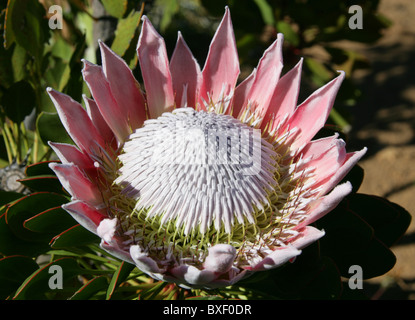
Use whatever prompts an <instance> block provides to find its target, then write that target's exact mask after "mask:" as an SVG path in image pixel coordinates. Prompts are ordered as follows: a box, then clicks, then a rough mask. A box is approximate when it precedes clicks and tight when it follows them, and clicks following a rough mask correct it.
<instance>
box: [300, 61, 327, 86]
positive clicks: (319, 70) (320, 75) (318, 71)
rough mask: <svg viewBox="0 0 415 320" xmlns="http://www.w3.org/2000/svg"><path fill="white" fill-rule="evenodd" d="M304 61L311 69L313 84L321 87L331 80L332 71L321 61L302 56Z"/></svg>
mask: <svg viewBox="0 0 415 320" xmlns="http://www.w3.org/2000/svg"><path fill="white" fill-rule="evenodd" d="M304 62H305V64H306V66H307V67H308V69H309V70H310V71H311V75H310V77H311V80H312V81H313V82H314V84H315V85H317V86H319V87H321V86H323V85H325V84H326V83H327V82H328V81H329V80H331V78H332V75H333V73H332V72H331V71H330V69H329V68H328V67H327V66H326V65H325V64H324V63H323V62H320V61H318V60H316V59H314V58H304Z"/></svg>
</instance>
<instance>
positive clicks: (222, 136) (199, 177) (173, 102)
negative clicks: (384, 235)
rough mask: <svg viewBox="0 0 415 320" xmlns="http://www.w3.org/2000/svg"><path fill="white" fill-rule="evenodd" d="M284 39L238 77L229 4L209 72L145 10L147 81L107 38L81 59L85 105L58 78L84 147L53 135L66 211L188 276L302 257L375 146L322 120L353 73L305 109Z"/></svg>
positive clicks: (239, 271) (116, 245)
mask: <svg viewBox="0 0 415 320" xmlns="http://www.w3.org/2000/svg"><path fill="white" fill-rule="evenodd" d="M282 42H283V37H282V35H281V34H279V35H278V37H277V39H276V41H275V42H274V43H273V44H271V46H270V47H269V48H268V49H267V50H266V51H265V53H264V54H263V57H262V58H261V60H260V61H259V64H258V66H257V68H255V69H254V71H253V72H252V74H251V75H250V76H248V77H247V78H246V79H245V80H244V81H243V82H241V83H240V84H238V85H237V79H238V76H239V62H238V54H237V50H236V45H235V38H234V34H233V28H232V24H231V18H230V13H229V10H228V9H226V11H225V15H224V17H223V20H222V22H221V23H220V25H219V27H218V29H217V31H216V34H215V36H214V38H213V40H212V43H211V45H210V48H209V53H208V56H207V59H206V63H205V66H204V68H203V70H201V69H200V67H199V65H198V63H197V62H196V60H195V58H194V57H193V55H192V53H191V52H190V49H189V48H188V46H187V45H186V43H185V42H184V40H183V38H182V36H181V34H180V33H179V35H178V40H177V44H176V47H175V50H174V52H173V55H172V57H171V59H170V61H169V60H168V56H167V53H166V48H165V43H164V40H163V39H162V38H161V36H160V35H159V34H158V33H157V32H156V30H155V29H154V27H153V26H152V25H151V23H150V21H149V20H148V19H147V17H144V18H143V24H142V30H141V35H140V38H139V42H138V47H137V52H138V58H139V62H140V67H141V73H142V77H143V82H144V88H145V90H143V89H142V88H141V87H140V85H139V84H138V82H137V81H136V79H135V78H134V76H133V74H132V72H131V70H130V69H129V67H128V66H127V64H126V63H125V62H124V61H123V60H122V59H121V58H120V57H118V56H117V55H115V54H114V53H113V52H112V51H111V50H110V49H109V48H108V47H107V46H106V45H105V44H104V43H102V42H100V43H99V45H100V49H101V55H102V67H101V66H97V65H94V64H92V63H90V62H87V61H84V69H83V77H84V80H85V81H86V83H87V85H88V87H89V89H90V92H91V95H92V97H93V99H89V98H87V97H84V102H85V109H84V108H83V107H82V106H81V104H79V103H78V102H76V101H74V100H73V99H71V98H70V97H68V96H66V95H64V94H62V93H59V92H57V91H54V90H52V89H50V88H48V93H49V95H50V97H51V98H52V100H53V102H54V104H55V106H56V109H57V111H58V114H59V116H60V118H61V121H62V123H63V125H64V126H65V128H66V130H67V131H68V133H69V134H70V136H71V138H72V139H73V141H74V142H75V144H76V146H74V145H69V144H62V143H53V142H51V143H50V145H51V147H52V148H53V149H54V150H55V152H56V153H57V155H58V156H59V158H60V160H61V162H62V163H59V164H58V163H53V164H51V165H50V166H51V168H52V169H53V170H54V171H55V173H56V175H57V176H58V177H59V179H60V181H61V183H62V185H63V186H64V188H65V189H66V190H67V191H68V192H69V194H70V195H71V197H72V199H71V202H69V203H68V204H65V205H64V206H63V207H64V209H66V210H67V211H68V212H69V213H70V214H71V215H72V216H73V217H74V218H75V219H76V220H77V221H78V222H79V223H80V224H81V225H83V226H84V227H85V228H87V229H88V230H90V231H91V232H93V233H95V234H97V235H98V236H99V237H100V238H101V239H102V241H101V246H102V247H103V248H104V249H105V250H107V251H108V252H110V253H111V254H113V255H114V256H116V257H118V258H120V259H122V260H125V261H128V262H130V263H132V264H135V265H136V266H137V267H138V268H139V269H141V270H142V271H144V272H146V273H147V274H149V275H150V276H152V277H154V278H156V279H161V280H164V281H168V282H174V283H177V284H179V285H180V286H182V287H206V288H215V287H222V286H228V285H231V284H233V283H235V282H237V281H238V280H240V279H242V278H244V277H245V276H247V275H249V274H251V273H252V272H255V271H261V270H267V269H271V268H275V267H278V266H280V265H282V264H284V263H286V262H287V261H292V260H293V259H294V258H295V257H296V256H298V255H299V254H300V253H301V249H302V248H304V247H305V246H307V245H308V244H310V243H312V242H314V241H316V240H318V239H319V238H321V237H322V236H323V235H324V231H321V230H318V229H316V228H314V227H312V226H310V224H311V223H313V222H314V221H316V220H317V219H319V218H321V217H322V216H323V215H325V214H326V213H327V212H329V211H330V210H332V209H333V208H334V207H336V206H337V204H338V203H339V202H340V201H341V200H342V199H343V198H344V197H345V196H346V195H347V194H348V193H349V192H350V191H351V189H352V186H351V184H350V183H344V184H340V185H337V184H338V183H339V182H340V181H341V180H342V179H343V178H344V177H345V175H346V174H347V172H348V171H349V170H350V169H351V168H352V167H353V166H354V165H355V164H356V162H357V161H358V160H359V159H360V158H361V157H362V156H363V154H364V153H365V151H366V150H365V149H363V150H361V151H359V152H353V153H346V150H345V143H344V141H343V140H341V139H339V138H338V135H334V136H330V137H327V138H322V139H318V140H312V139H313V137H314V136H315V134H316V133H317V132H318V131H319V130H320V129H321V128H322V127H323V126H324V124H325V122H326V120H327V117H328V115H329V112H330V110H331V108H332V106H333V102H334V99H335V95H336V94H337V91H338V89H339V86H340V84H341V82H342V80H343V78H344V73H343V72H340V75H339V76H338V77H337V78H335V79H334V80H332V81H331V82H329V83H328V84H327V85H325V86H324V87H322V88H320V89H318V90H317V91H315V92H314V93H313V94H312V95H311V96H310V97H308V98H307V99H306V100H305V101H304V102H302V103H301V104H300V105H298V106H297V98H298V93H299V86H300V77H301V67H302V60H300V61H299V63H298V64H297V65H296V66H295V67H294V68H293V69H292V70H290V71H288V72H287V73H286V74H285V75H284V76H282V77H280V73H281V71H282V68H283V64H282Z"/></svg>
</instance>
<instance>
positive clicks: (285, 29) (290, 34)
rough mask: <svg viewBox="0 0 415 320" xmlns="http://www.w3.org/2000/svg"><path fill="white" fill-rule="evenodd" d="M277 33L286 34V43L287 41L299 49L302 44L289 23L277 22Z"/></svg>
mask: <svg viewBox="0 0 415 320" xmlns="http://www.w3.org/2000/svg"><path fill="white" fill-rule="evenodd" d="M277 31H278V32H281V33H282V34H284V41H285V40H286V41H287V42H289V43H290V44H291V45H293V46H294V47H297V46H298V45H299V44H300V38H299V36H298V33H297V32H295V31H294V29H293V28H292V26H291V25H290V24H289V23H288V22H285V21H282V20H281V21H277Z"/></svg>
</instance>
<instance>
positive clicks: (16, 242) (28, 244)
mask: <svg viewBox="0 0 415 320" xmlns="http://www.w3.org/2000/svg"><path fill="white" fill-rule="evenodd" d="M49 249H50V247H49V245H48V243H47V242H44V243H39V242H34V241H25V240H23V239H21V238H18V237H17V236H16V235H15V234H14V233H13V232H12V231H11V229H10V228H9V226H8V224H7V222H6V215H5V214H3V215H0V253H1V254H2V255H4V256H10V255H26V256H30V257H35V256H37V255H39V254H42V253H45V252H47V251H48V250H49Z"/></svg>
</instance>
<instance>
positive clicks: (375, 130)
mask: <svg viewBox="0 0 415 320" xmlns="http://www.w3.org/2000/svg"><path fill="white" fill-rule="evenodd" d="M380 12H381V13H382V14H384V15H385V16H386V17H388V18H389V19H390V20H392V22H393V26H391V27H390V28H389V29H388V30H387V31H386V32H385V36H384V37H383V38H382V39H381V40H380V41H378V42H377V43H375V44H372V45H369V46H357V48H356V49H357V50H358V51H359V52H360V53H362V54H364V55H365V56H366V57H367V58H368V60H369V61H370V62H371V63H372V68H371V70H370V71H369V72H367V71H365V72H361V73H359V74H356V82H357V83H358V84H359V87H360V88H361V90H362V91H363V93H364V95H365V96H364V98H363V99H362V101H360V102H359V104H358V105H357V106H356V107H355V108H354V113H355V117H356V118H355V122H354V124H353V125H354V127H353V129H352V136H353V139H352V140H353V142H354V143H355V144H356V147H361V146H367V147H368V148H369V151H368V154H367V155H366V156H365V158H364V159H363V160H362V161H361V162H360V164H361V166H362V167H363V168H364V170H365V179H364V182H363V185H362V187H361V189H360V192H363V193H368V194H375V195H379V196H383V197H386V198H388V199H389V200H391V201H393V202H395V203H397V204H399V205H401V206H403V207H404V208H405V209H406V210H408V211H409V212H410V213H411V214H412V216H413V220H412V223H411V225H410V227H409V230H408V232H407V233H406V234H405V235H404V237H403V238H402V239H401V240H400V241H399V242H398V243H397V244H396V245H395V246H394V247H393V251H394V253H395V255H396V256H397V263H396V265H395V267H394V268H393V269H392V270H391V271H390V272H389V273H387V274H386V275H385V276H382V277H379V278H376V279H372V280H370V281H368V283H367V284H366V290H367V291H368V292H369V294H370V295H371V296H372V297H373V298H374V299H411V300H415V170H414V167H413V165H414V163H415V23H414V17H415V1H413V0H382V1H381V4H380Z"/></svg>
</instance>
